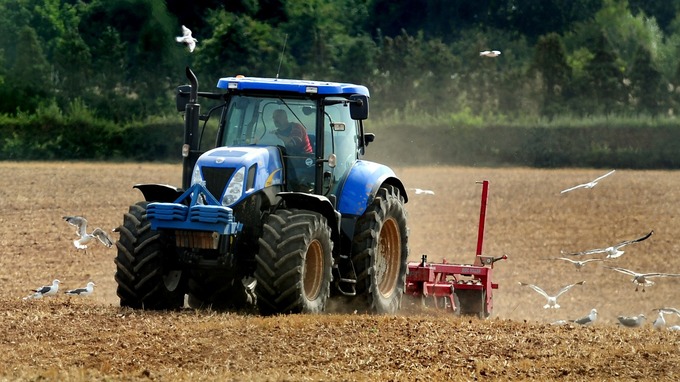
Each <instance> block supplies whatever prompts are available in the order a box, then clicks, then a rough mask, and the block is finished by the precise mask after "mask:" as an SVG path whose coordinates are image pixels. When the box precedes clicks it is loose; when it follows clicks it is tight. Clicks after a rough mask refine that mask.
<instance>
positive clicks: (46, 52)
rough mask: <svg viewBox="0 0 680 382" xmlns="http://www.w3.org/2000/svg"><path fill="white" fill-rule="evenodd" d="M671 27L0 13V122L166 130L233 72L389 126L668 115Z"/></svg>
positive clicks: (345, 10)
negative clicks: (302, 91) (185, 101)
mask: <svg viewBox="0 0 680 382" xmlns="http://www.w3.org/2000/svg"><path fill="white" fill-rule="evenodd" d="M678 15H680V0H572V1H563V0H543V1H533V0H500V1H489V0H480V1H467V0H307V1H304V2H302V1H295V0H234V1H218V0H194V1H184V0H167V1H165V2H161V1H155V0H116V1H110V0H14V1H4V2H1V3H0V113H2V114H4V115H5V116H6V117H20V116H22V115H27V114H29V115H34V114H36V113H41V112H42V113H45V112H46V110H49V111H51V112H55V113H62V114H65V115H70V114H73V113H86V114H87V115H90V116H92V117H93V118H100V119H104V120H107V121H112V122H114V123H123V124H124V123H129V122H131V121H140V120H145V119H147V118H150V117H157V116H162V115H166V114H169V113H172V112H173V107H172V105H173V103H172V97H173V94H174V91H175V87H176V86H177V85H179V84H183V83H185V82H186V79H185V78H184V67H185V66H191V67H192V68H193V69H194V72H196V73H197V75H198V77H199V81H200V83H201V86H202V90H210V89H213V88H214V86H215V84H216V83H217V80H218V79H219V78H220V77H224V76H231V75H237V74H243V75H247V76H261V77H273V76H277V75H278V76H279V77H281V78H305V79H317V80H329V81H343V82H355V83H361V84H364V85H366V86H368V88H369V89H370V91H371V97H372V104H371V107H372V109H371V113H372V116H374V117H376V118H386V119H388V120H409V121H417V120H424V119H426V118H432V119H435V120H437V121H445V122H447V123H451V124H455V123H463V124H465V123H472V122H471V121H475V120H477V118H481V119H483V120H491V121H493V122H494V123H498V122H502V121H527V120H532V121H533V120H536V119H542V118H544V119H547V120H550V119H553V118H556V117H557V116H571V117H574V118H584V117H589V116H601V115H617V116H621V115H623V116H635V117H639V116H641V115H642V116H648V117H652V118H657V117H667V116H669V115H670V116H672V115H674V114H676V113H678V111H679V110H680V65H679V62H680V61H678V60H677V59H676V58H677V57H678V55H679V53H680V52H679V51H678V50H679V49H680V18H678ZM181 25H186V26H187V27H188V28H190V29H191V30H192V31H193V35H194V37H195V38H197V39H198V45H197V48H196V50H195V51H194V52H193V53H189V52H188V51H187V50H186V49H185V48H184V47H183V46H182V45H181V44H178V43H177V42H176V41H175V36H177V35H179V34H180V33H181V32H180V26H181ZM486 49H498V50H500V51H501V52H502V54H501V55H500V56H499V57H496V58H487V57H480V56H479V52H480V51H481V50H486Z"/></svg>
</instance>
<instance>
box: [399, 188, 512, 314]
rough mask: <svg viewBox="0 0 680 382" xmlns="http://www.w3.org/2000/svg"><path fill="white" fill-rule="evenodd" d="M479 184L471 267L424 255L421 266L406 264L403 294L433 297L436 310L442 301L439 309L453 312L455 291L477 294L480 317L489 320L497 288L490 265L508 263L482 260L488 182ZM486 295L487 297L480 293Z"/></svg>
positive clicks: (456, 308) (485, 258) (487, 258)
mask: <svg viewBox="0 0 680 382" xmlns="http://www.w3.org/2000/svg"><path fill="white" fill-rule="evenodd" d="M478 183H481V184H482V203H481V209H480V212H479V230H478V233H477V252H476V254H475V261H474V264H448V263H447V262H446V260H443V261H442V263H438V264H435V263H428V262H427V256H425V255H423V258H422V259H421V261H420V262H411V263H409V264H408V275H407V276H406V289H405V293H406V294H408V295H410V296H413V297H422V298H426V297H430V296H432V297H434V301H435V306H436V307H440V306H438V298H443V299H444V300H445V301H446V302H447V303H446V304H444V306H442V307H443V308H445V309H450V310H451V311H453V312H456V311H457V310H458V309H460V308H461V307H459V306H456V305H457V304H456V299H455V296H454V293H455V291H456V290H460V291H463V290H478V291H480V294H482V295H483V296H485V300H484V302H483V304H484V305H483V306H484V311H483V312H478V313H479V314H480V315H484V316H488V315H490V314H491V313H492V312H493V293H492V290H493V289H498V284H496V283H493V282H492V281H491V280H492V274H493V263H495V262H496V261H498V260H503V259H507V256H506V255H503V256H501V257H488V256H482V244H483V242H484V222H485V220H486V202H487V198H488V189H489V182H488V181H486V180H485V181H482V182H478ZM482 292H486V293H482Z"/></svg>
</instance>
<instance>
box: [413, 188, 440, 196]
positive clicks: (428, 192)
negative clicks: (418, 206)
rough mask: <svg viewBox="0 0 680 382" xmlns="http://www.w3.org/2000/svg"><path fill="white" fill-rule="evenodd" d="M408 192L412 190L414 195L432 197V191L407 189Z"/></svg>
mask: <svg viewBox="0 0 680 382" xmlns="http://www.w3.org/2000/svg"><path fill="white" fill-rule="evenodd" d="M409 190H414V191H415V192H416V195H434V191H432V190H423V189H422V188H409Z"/></svg>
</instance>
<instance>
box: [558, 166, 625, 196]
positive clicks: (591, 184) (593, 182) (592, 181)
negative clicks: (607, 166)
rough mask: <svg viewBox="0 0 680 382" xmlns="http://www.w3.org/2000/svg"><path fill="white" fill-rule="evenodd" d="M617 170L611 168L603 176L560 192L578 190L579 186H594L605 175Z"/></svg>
mask: <svg viewBox="0 0 680 382" xmlns="http://www.w3.org/2000/svg"><path fill="white" fill-rule="evenodd" d="M615 171H616V170H611V171H609V172H608V173H606V174H604V175H602V176H601V177H599V178H595V179H593V180H591V181H590V182H588V183H583V184H579V185H578V186H574V187H571V188H567V189H566V190H562V191H561V192H560V194H564V193H565V192H569V191H573V190H576V189H577V188H593V187H595V186H596V185H597V182H599V181H600V180H602V179H604V178H605V177H607V176H609V175H611V174H613V173H614V172H615Z"/></svg>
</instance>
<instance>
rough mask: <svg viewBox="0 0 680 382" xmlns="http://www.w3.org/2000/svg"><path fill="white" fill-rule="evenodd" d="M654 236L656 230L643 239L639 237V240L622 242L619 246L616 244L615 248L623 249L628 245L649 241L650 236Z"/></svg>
mask: <svg viewBox="0 0 680 382" xmlns="http://www.w3.org/2000/svg"><path fill="white" fill-rule="evenodd" d="M652 234H654V230H651V231H649V233H648V234H646V235H644V236H642V237H638V238H637V239H633V240H626V241H622V242H620V243H619V244H616V245H615V246H614V248H621V247H623V246H624V245H628V244H632V243H638V242H641V241H644V240H647V239H649V237H650V236H652Z"/></svg>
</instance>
